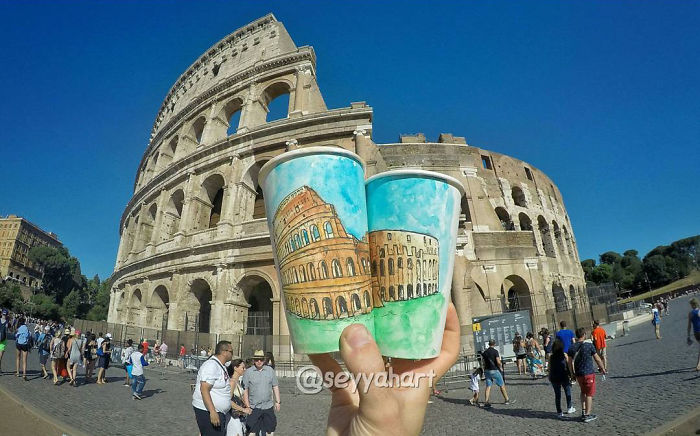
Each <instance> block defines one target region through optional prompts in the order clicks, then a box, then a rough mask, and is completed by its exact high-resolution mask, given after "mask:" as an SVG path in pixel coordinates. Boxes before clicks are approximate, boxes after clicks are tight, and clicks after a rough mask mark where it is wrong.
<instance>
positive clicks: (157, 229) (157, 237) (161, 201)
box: [150, 188, 168, 245]
mask: <svg viewBox="0 0 700 436" xmlns="http://www.w3.org/2000/svg"><path fill="white" fill-rule="evenodd" d="M167 204H168V191H167V190H166V189H165V188H162V189H161V190H160V195H159V196H158V200H156V205H157V207H158V212H157V213H156V221H155V223H154V224H153V233H152V234H151V241H150V244H151V245H158V244H159V243H160V242H161V241H162V240H163V235H161V232H162V231H163V217H164V216H165V206H166V205H167Z"/></svg>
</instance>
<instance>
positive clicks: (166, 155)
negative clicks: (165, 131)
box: [160, 135, 180, 168]
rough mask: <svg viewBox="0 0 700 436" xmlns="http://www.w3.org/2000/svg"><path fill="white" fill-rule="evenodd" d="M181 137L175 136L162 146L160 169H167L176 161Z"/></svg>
mask: <svg viewBox="0 0 700 436" xmlns="http://www.w3.org/2000/svg"><path fill="white" fill-rule="evenodd" d="M179 139H180V138H179V136H178V135H175V136H173V137H172V138H170V139H169V140H167V141H164V142H163V144H161V146H160V167H161V168H167V167H168V166H169V165H170V164H171V163H172V162H173V161H174V160H175V153H176V152H177V144H178V141H179Z"/></svg>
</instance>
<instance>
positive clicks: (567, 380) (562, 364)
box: [549, 339, 576, 418]
mask: <svg viewBox="0 0 700 436" xmlns="http://www.w3.org/2000/svg"><path fill="white" fill-rule="evenodd" d="M549 381H550V382H551V383H552V387H553V388H554V402H555V404H556V406H557V415H558V416H559V418H564V412H562V409H561V390H562V388H563V389H564V394H565V395H566V413H574V412H576V409H575V408H574V407H573V406H572V405H571V375H570V374H569V368H568V366H567V361H566V355H565V354H564V343H563V342H562V341H561V339H556V340H554V344H553V345H552V356H551V357H550V358H549Z"/></svg>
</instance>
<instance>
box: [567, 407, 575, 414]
mask: <svg viewBox="0 0 700 436" xmlns="http://www.w3.org/2000/svg"><path fill="white" fill-rule="evenodd" d="M566 413H568V414H572V413H576V408H575V407H569V409H568V410H567V411H566Z"/></svg>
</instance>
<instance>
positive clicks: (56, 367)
mask: <svg viewBox="0 0 700 436" xmlns="http://www.w3.org/2000/svg"><path fill="white" fill-rule="evenodd" d="M65 355H66V345H65V342H63V339H62V338H61V330H58V329H57V330H56V335H55V336H54V338H53V341H51V374H52V375H53V384H54V385H57V384H58V376H59V375H60V374H61V368H62V362H63V361H64V356H65Z"/></svg>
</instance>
